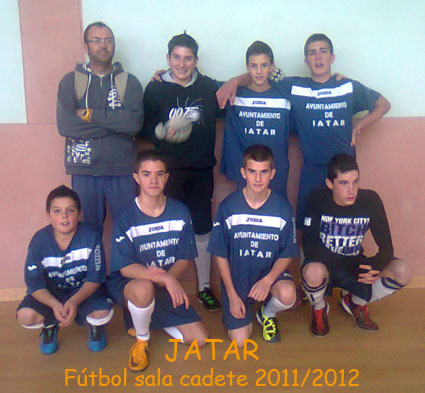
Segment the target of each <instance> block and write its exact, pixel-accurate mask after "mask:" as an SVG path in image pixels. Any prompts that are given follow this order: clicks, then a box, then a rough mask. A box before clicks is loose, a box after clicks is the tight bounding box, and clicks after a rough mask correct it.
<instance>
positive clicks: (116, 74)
mask: <svg viewBox="0 0 425 393" xmlns="http://www.w3.org/2000/svg"><path fill="white" fill-rule="evenodd" d="M84 46H85V49H86V52H87V55H88V58H89V62H88V63H86V64H77V66H76V68H75V71H73V72H69V73H67V74H66V75H65V76H64V77H63V78H62V80H61V81H60V83H59V90H58V102H57V126H58V130H59V134H60V135H62V136H64V137H66V142H65V167H66V173H67V174H70V175H71V176H72V188H73V189H74V190H75V191H76V192H77V194H78V195H79V197H80V199H81V202H82V210H83V221H85V222H86V223H88V224H90V225H92V226H94V227H95V228H97V229H99V230H100V232H102V231H103V222H104V220H105V215H106V201H107V203H108V207H109V210H110V212H111V214H112V218H113V219H114V220H115V219H116V218H117V215H118V213H119V212H120V210H121V209H122V208H123V207H125V206H126V205H127V204H128V203H129V202H130V201H133V200H134V198H135V197H136V193H137V186H136V183H135V182H134V180H133V178H132V173H133V171H134V163H135V155H136V144H135V141H134V135H135V134H136V133H137V132H138V131H139V130H140V128H141V126H142V121H143V101H142V100H143V88H142V86H141V84H140V83H139V81H138V80H137V79H136V77H135V76H134V75H131V74H129V73H126V72H124V71H123V68H122V66H121V64H120V63H118V62H117V63H112V58H113V56H114V53H115V38H114V34H113V32H112V30H111V29H110V28H109V27H108V26H107V25H105V24H104V23H103V22H95V23H92V24H90V25H88V26H87V28H86V29H85V31H84Z"/></svg>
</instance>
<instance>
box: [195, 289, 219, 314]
mask: <svg viewBox="0 0 425 393" xmlns="http://www.w3.org/2000/svg"><path fill="white" fill-rule="evenodd" d="M198 300H199V302H200V303H202V304H203V306H204V307H205V309H206V310H207V311H209V312H216V311H219V310H220V307H221V305H220V302H219V301H218V299H217V298H216V297H215V296H214V294H213V293H212V291H211V289H210V288H204V290H203V291H200V292H198Z"/></svg>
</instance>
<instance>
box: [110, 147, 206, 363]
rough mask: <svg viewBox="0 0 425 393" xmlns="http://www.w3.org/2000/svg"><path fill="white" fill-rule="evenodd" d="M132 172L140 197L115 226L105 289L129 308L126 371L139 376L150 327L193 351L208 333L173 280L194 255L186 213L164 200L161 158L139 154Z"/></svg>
mask: <svg viewBox="0 0 425 393" xmlns="http://www.w3.org/2000/svg"><path fill="white" fill-rule="evenodd" d="M136 168H137V171H136V173H134V175H133V177H134V179H135V181H136V182H137V183H138V185H139V187H140V193H139V196H138V197H136V199H135V201H134V203H133V204H131V205H130V206H129V207H128V208H127V209H126V210H124V211H123V212H122V214H121V216H120V217H119V218H118V219H117V220H116V221H115V223H114V229H113V233H112V236H113V239H112V255H111V269H110V270H111V277H110V279H109V280H108V290H109V293H110V294H111V296H112V297H113V299H114V300H115V302H116V303H117V304H118V305H120V306H121V307H124V306H127V307H128V310H129V312H130V314H131V318H132V320H133V325H134V328H135V330H136V343H135V344H134V345H133V346H132V348H131V349H130V358H129V362H128V367H129V369H130V370H132V371H143V370H144V369H145V368H146V367H147V366H148V364H149V359H148V344H149V338H150V332H149V328H152V329H164V330H165V331H166V332H167V333H168V334H170V335H171V336H172V337H174V338H177V339H181V340H182V342H183V343H187V344H190V343H191V342H192V341H193V340H197V341H198V346H202V345H204V344H205V339H206V338H207V333H206V330H205V328H204V325H203V324H202V322H201V321H200V318H199V316H198V315H197V314H196V312H195V310H193V308H192V307H190V306H189V298H188V296H187V294H186V293H185V291H184V290H183V288H182V287H181V285H180V284H179V282H178V280H177V279H178V277H179V276H180V274H181V273H182V272H183V271H184V270H185V269H186V268H187V266H188V264H189V261H191V260H193V259H194V258H195V257H196V256H197V252H196V245H195V236H194V233H193V228H192V222H191V219H190V214H189V211H188V209H187V208H186V207H185V205H184V204H183V203H182V202H179V201H176V200H174V199H171V198H168V197H165V195H164V187H165V184H166V182H167V180H168V172H167V167H166V162H165V158H164V156H162V155H161V154H160V153H158V152H155V151H149V150H148V151H143V152H140V153H139V155H138V156H137V167H136Z"/></svg>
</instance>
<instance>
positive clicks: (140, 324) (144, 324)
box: [127, 300, 155, 340]
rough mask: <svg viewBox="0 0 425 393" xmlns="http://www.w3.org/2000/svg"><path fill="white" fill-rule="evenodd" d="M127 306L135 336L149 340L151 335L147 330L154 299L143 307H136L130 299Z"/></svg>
mask: <svg viewBox="0 0 425 393" xmlns="http://www.w3.org/2000/svg"><path fill="white" fill-rule="evenodd" d="M127 307H128V311H129V312H130V315H131V319H132V320H133V325H134V329H135V330H136V337H137V338H138V339H140V340H149V338H150V336H151V335H150V332H149V325H150V323H151V316H152V313H153V310H154V308H155V300H152V303H151V304H149V305H148V306H147V307H145V308H140V307H136V306H135V305H134V304H133V303H131V302H130V300H128V301H127Z"/></svg>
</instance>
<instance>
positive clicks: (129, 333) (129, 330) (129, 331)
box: [127, 327, 136, 338]
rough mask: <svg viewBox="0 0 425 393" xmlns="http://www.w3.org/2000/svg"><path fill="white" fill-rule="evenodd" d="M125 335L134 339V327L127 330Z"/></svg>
mask: <svg viewBox="0 0 425 393" xmlns="http://www.w3.org/2000/svg"><path fill="white" fill-rule="evenodd" d="M127 335H128V336H130V337H133V338H136V329H135V328H134V327H132V328H130V329H127Z"/></svg>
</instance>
